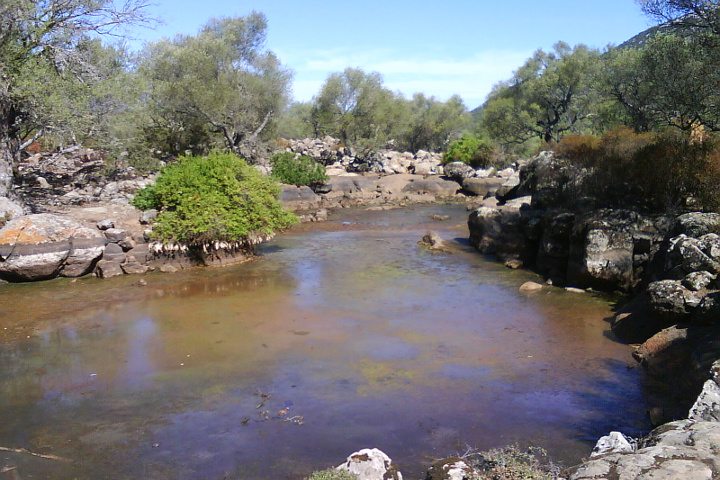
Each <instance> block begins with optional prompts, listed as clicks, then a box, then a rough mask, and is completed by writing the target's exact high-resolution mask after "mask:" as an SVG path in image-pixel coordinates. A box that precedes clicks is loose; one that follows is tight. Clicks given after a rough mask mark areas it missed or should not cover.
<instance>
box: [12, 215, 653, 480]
mask: <svg viewBox="0 0 720 480" xmlns="http://www.w3.org/2000/svg"><path fill="white" fill-rule="evenodd" d="M431 214H442V215H450V218H449V219H448V220H445V221H436V220H431V219H430V215H431ZM466 218H467V212H466V211H465V209H464V207H463V206H459V205H455V206H434V207H415V208H411V209H404V210H400V209H398V210H388V211H373V212H367V211H361V210H347V211H342V212H340V213H338V214H336V215H334V216H333V218H332V219H331V221H330V222H328V223H326V224H317V225H316V224H313V225H310V226H303V227H302V228H300V229H297V230H296V231H294V232H290V233H288V234H285V235H281V236H279V237H277V238H276V239H275V240H274V241H273V242H271V243H269V244H267V245H265V246H264V247H263V249H262V252H261V253H262V255H261V256H260V257H259V258H257V259H255V260H253V261H251V262H248V263H245V264H242V265H237V266H234V267H226V268H217V269H196V270H192V271H187V272H181V273H178V274H173V275H162V274H159V273H158V274H149V275H147V276H145V277H144V278H145V279H146V281H147V286H142V285H139V284H138V280H139V279H140V277H133V276H127V277H123V278H114V279H109V280H98V279H94V278H85V279H80V280H77V281H71V280H67V279H64V280H58V281H51V282H45V283H38V284H26V285H0V446H1V447H6V448H24V449H27V450H29V451H32V452H36V453H39V454H44V455H54V456H58V457H63V458H66V459H68V460H70V461H68V462H64V461H60V460H57V459H47V458H41V457H37V456H31V455H28V454H27V453H8V452H0V471H2V470H3V468H4V467H5V466H8V467H17V468H16V469H15V470H11V471H8V472H5V473H0V480H5V479H14V478H16V477H14V476H13V475H17V474H19V475H20V476H21V477H20V478H36V479H42V478H47V479H51V478H52V479H72V478H77V479H97V478H113V479H136V478H152V479H223V478H227V479H240V478H242V479H267V478H273V479H282V478H288V479H300V478H303V476H306V475H307V474H309V472H310V471H312V470H315V469H321V468H325V467H328V466H331V465H337V464H339V463H341V462H342V460H343V459H344V458H345V457H346V456H347V455H349V454H350V453H352V452H353V451H355V450H358V449H360V448H365V447H378V448H380V449H382V450H384V451H385V452H386V453H387V454H388V455H390V457H391V458H393V459H394V460H395V461H396V462H397V463H398V464H399V466H400V468H401V470H402V471H403V472H404V474H405V477H406V478H410V479H412V478H420V477H421V476H422V472H423V470H424V469H425V468H426V467H427V465H428V464H429V462H430V461H431V460H432V459H433V458H436V457H441V456H447V455H450V454H453V453H457V452H462V451H464V450H465V449H466V446H467V445H471V446H474V447H477V448H481V449H487V448H492V447H496V446H502V445H506V444H509V443H514V442H517V443H520V444H521V445H527V444H534V445H540V446H542V447H544V448H546V449H547V450H548V451H549V452H550V454H551V455H552V456H553V457H554V458H556V459H560V460H562V461H564V462H565V463H566V464H567V463H569V464H572V463H575V462H578V461H579V460H580V459H581V458H582V457H583V456H587V455H588V453H589V450H590V449H591V448H592V445H593V443H594V441H595V439H596V438H597V437H598V436H600V435H603V434H606V433H607V432H608V431H609V430H611V429H612V430H622V431H624V432H625V433H627V434H630V435H640V434H641V433H643V432H645V431H646V430H647V428H648V425H647V423H646V413H645V411H646V409H647V406H648V402H649V399H648V394H647V392H646V391H645V389H644V387H643V378H642V374H641V372H640V371H639V370H637V369H634V368H629V367H631V366H632V360H631V358H630V349H629V347H627V346H625V345H622V344H619V343H617V342H615V341H614V340H613V339H612V338H610V337H611V336H610V335H609V334H608V333H607V332H608V330H609V328H608V324H607V322H606V321H605V318H606V317H608V316H609V315H610V313H611V307H612V305H611V302H610V301H609V300H608V299H607V298H602V297H598V296H593V295H590V294H577V293H567V292H565V291H563V290H560V289H551V288H548V289H546V290H544V291H541V292H540V293H538V294H533V295H524V294H521V293H519V292H518V286H519V285H521V284H522V283H523V282H525V281H527V280H531V279H535V280H537V279H536V278H535V277H533V275H532V274H529V273H527V272H522V271H511V270H508V269H505V268H504V267H502V266H499V265H497V264H495V263H492V262H490V261H488V260H487V259H484V258H483V257H482V256H480V255H478V254H477V253H475V252H473V251H472V250H471V249H470V248H469V247H468V246H467V241H466V238H467V228H466V226H465V220H466ZM429 228H434V229H437V230H439V231H440V233H441V236H442V237H443V238H445V239H446V240H447V242H448V244H449V246H450V247H451V249H452V250H453V252H454V253H452V254H447V253H431V252H429V251H427V250H425V249H424V248H421V247H419V246H418V245H417V240H418V239H419V238H420V237H421V236H422V235H423V234H424V233H425V231H426V230H427V229H429Z"/></svg>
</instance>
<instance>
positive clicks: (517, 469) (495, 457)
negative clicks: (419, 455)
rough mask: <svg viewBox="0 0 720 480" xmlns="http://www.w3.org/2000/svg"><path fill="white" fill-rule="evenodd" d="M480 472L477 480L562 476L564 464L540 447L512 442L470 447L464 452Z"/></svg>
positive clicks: (533, 479) (551, 479)
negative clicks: (486, 448)
mask: <svg viewBox="0 0 720 480" xmlns="http://www.w3.org/2000/svg"><path fill="white" fill-rule="evenodd" d="M462 458H463V460H465V462H467V463H468V464H469V465H470V466H471V467H473V468H474V469H475V471H476V472H477V474H478V476H477V478H478V480H560V479H561V478H564V477H563V476H562V475H561V470H562V468H561V467H560V466H559V465H557V464H555V463H553V462H552V461H550V459H549V458H548V456H547V452H545V450H543V449H542V448H539V447H529V448H527V449H523V448H520V447H519V446H518V445H510V446H507V447H504V448H496V449H493V450H490V451H487V452H481V453H480V452H476V451H473V450H470V451H468V452H466V453H465V454H464V455H463V456H462Z"/></svg>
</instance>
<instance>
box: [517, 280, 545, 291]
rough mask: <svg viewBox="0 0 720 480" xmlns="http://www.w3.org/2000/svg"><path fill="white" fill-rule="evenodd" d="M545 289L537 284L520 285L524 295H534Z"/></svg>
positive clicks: (526, 283)
mask: <svg viewBox="0 0 720 480" xmlns="http://www.w3.org/2000/svg"><path fill="white" fill-rule="evenodd" d="M542 289H543V286H542V285H541V284H539V283H537V282H525V283H523V284H522V285H520V289H519V290H520V291H521V292H522V293H534V292H537V291H540V290H542Z"/></svg>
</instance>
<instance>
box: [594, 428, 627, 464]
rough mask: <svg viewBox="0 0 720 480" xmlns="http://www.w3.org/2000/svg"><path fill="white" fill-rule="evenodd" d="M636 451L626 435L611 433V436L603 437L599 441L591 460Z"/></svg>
mask: <svg viewBox="0 0 720 480" xmlns="http://www.w3.org/2000/svg"><path fill="white" fill-rule="evenodd" d="M634 450H635V448H633V446H632V444H631V443H630V442H629V441H628V439H627V437H626V436H625V435H623V434H622V433H620V432H610V434H608V435H606V436H604V437H601V438H600V440H598V441H597V443H596V444H595V447H594V448H593V450H592V453H591V454H590V458H593V457H598V456H600V455H607V454H609V453H628V452H633V451H634Z"/></svg>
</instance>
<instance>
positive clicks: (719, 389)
mask: <svg viewBox="0 0 720 480" xmlns="http://www.w3.org/2000/svg"><path fill="white" fill-rule="evenodd" d="M688 418H689V419H690V420H704V421H706V422H720V386H718V384H717V383H715V381H714V380H708V381H706V382H705V384H704V385H703V389H702V392H700V395H698V398H697V400H695V403H694V404H693V406H692V408H690V413H689V414H688Z"/></svg>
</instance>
